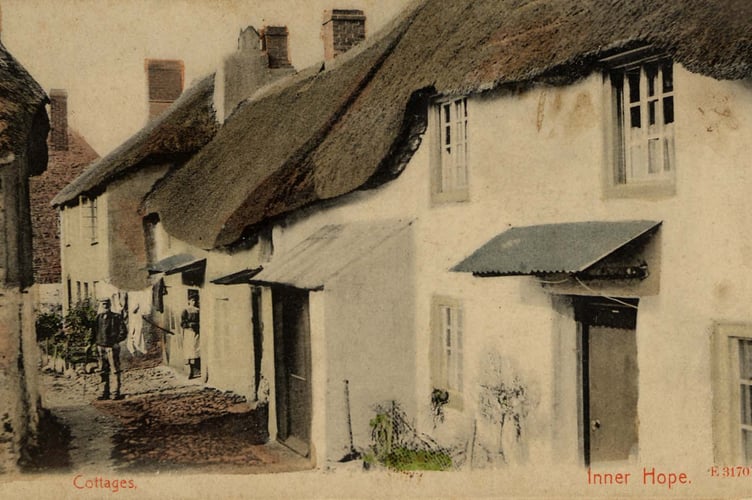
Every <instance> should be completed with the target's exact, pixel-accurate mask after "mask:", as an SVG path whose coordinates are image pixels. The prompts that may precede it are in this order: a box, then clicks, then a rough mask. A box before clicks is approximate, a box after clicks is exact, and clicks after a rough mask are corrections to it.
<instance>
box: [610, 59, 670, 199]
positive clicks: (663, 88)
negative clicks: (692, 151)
mask: <svg viewBox="0 0 752 500" xmlns="http://www.w3.org/2000/svg"><path fill="white" fill-rule="evenodd" d="M610 85H611V95H612V109H613V110H614V112H613V121H614V134H613V150H614V152H613V154H614V156H613V158H614V161H613V181H612V185H613V186H616V187H618V186H624V185H639V184H642V185H645V184H653V185H655V184H664V185H673V182H674V172H675V169H676V162H675V159H674V78H673V67H672V63H671V60H669V59H666V58H665V57H658V56H652V57H648V58H642V59H640V60H639V61H634V60H632V61H629V62H626V63H622V64H620V65H617V66H614V67H613V68H612V69H611V72H610Z"/></svg>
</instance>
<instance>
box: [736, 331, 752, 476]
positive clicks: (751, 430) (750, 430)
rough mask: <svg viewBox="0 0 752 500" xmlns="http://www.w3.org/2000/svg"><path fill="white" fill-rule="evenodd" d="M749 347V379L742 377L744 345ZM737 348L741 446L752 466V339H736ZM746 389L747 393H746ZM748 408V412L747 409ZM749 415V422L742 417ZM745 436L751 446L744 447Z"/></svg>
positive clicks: (745, 457)
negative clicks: (747, 450)
mask: <svg viewBox="0 0 752 500" xmlns="http://www.w3.org/2000/svg"><path fill="white" fill-rule="evenodd" d="M745 344H746V345H747V346H748V349H749V351H750V354H749V357H748V359H747V363H748V365H747V366H746V369H747V373H748V375H749V376H748V377H746V378H745V377H742V371H743V369H744V368H745V367H744V361H743V357H742V352H743V348H742V346H743V345H745ZM736 348H737V354H738V359H739V369H738V370H737V371H736V375H737V383H738V389H739V399H738V401H739V410H740V411H739V437H740V441H741V442H740V446H741V454H742V457H743V459H744V460H745V461H746V463H748V464H752V338H737V339H736ZM745 389H746V391H745ZM745 392H746V395H747V398H748V399H747V401H744V393H745ZM745 403H746V404H745ZM745 406H746V412H745V408H744V407H745ZM745 413H746V414H747V416H748V418H747V422H745V421H744V418H742V415H744V414H745ZM745 434H746V437H747V440H749V441H750V443H749V445H748V446H746V447H745V445H744V438H745ZM745 449H749V450H750V451H749V455H747V454H746V452H745Z"/></svg>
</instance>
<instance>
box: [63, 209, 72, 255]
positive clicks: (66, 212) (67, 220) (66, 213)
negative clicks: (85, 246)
mask: <svg viewBox="0 0 752 500" xmlns="http://www.w3.org/2000/svg"><path fill="white" fill-rule="evenodd" d="M72 217H73V208H71V207H69V208H64V209H62V210H61V211H60V218H61V220H62V232H63V243H64V244H65V246H69V245H70V244H71V242H72V240H73V238H74V236H75V235H74V232H73V230H74V225H75V224H74V221H73V219H72Z"/></svg>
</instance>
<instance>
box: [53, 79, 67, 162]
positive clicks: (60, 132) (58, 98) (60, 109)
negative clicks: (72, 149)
mask: <svg viewBox="0 0 752 500" xmlns="http://www.w3.org/2000/svg"><path fill="white" fill-rule="evenodd" d="M50 128H51V130H50V146H51V148H52V150H53V151H66V150H67V149H68V93H67V92H66V91H65V90H63V89H51V90H50Z"/></svg>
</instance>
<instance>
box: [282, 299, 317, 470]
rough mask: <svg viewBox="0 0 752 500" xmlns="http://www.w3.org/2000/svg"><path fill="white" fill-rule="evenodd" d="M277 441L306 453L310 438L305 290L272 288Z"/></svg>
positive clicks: (309, 347) (309, 381) (308, 337)
mask: <svg viewBox="0 0 752 500" xmlns="http://www.w3.org/2000/svg"><path fill="white" fill-rule="evenodd" d="M273 301H274V342H275V356H274V357H275V377H276V382H277V384H276V396H277V428H278V440H279V441H280V442H282V443H283V444H285V445H287V446H288V447H290V448H292V449H293V450H294V451H296V452H298V453H300V454H301V455H303V456H308V453H309V451H310V438H311V354H310V353H311V346H310V319H309V313H308V292H307V291H306V290H298V289H293V288H280V289H276V290H274V291H273Z"/></svg>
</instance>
